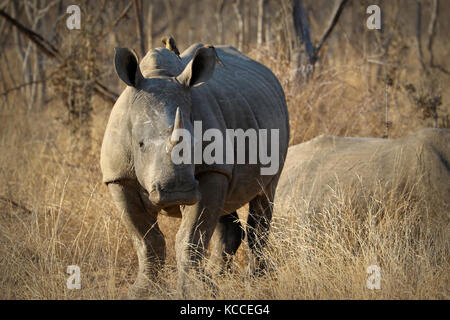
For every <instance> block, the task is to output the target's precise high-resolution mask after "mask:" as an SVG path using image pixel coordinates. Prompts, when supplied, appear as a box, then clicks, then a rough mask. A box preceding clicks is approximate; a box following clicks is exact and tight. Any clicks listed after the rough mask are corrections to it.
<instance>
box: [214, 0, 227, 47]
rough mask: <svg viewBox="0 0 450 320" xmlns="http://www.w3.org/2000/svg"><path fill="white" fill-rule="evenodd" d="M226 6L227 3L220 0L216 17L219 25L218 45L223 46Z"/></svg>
mask: <svg viewBox="0 0 450 320" xmlns="http://www.w3.org/2000/svg"><path fill="white" fill-rule="evenodd" d="M224 6H225V1H224V0H220V1H218V2H217V7H216V12H215V17H216V23H217V43H218V44H223V18H222V13H223V8H224Z"/></svg>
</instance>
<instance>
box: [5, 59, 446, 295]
mask: <svg viewBox="0 0 450 320" xmlns="http://www.w3.org/2000/svg"><path fill="white" fill-rule="evenodd" d="M264 62H265V63H266V64H267V65H269V66H270V67H271V68H272V69H274V70H275V72H276V73H277V75H278V76H279V77H280V80H281V82H282V84H283V86H284V88H285V91H286V95H287V98H288V104H289V109H290V110H289V111H290V117H291V133H292V138H291V143H298V142H301V141H304V140H307V139H310V138H312V137H314V136H316V135H318V134H320V133H331V134H339V135H360V136H376V137H381V136H382V135H383V134H384V133H385V127H384V125H383V121H384V119H385V118H384V115H385V109H384V103H385V97H386V90H389V95H390V106H391V111H390V121H392V122H393V126H392V128H391V131H390V136H391V137H400V136H404V135H406V134H408V133H410V132H411V131H414V130H417V129H419V128H421V127H424V126H427V125H429V124H427V122H426V121H422V120H421V119H420V117H418V116H417V114H416V113H415V112H417V111H415V109H414V107H413V106H411V103H410V102H409V101H408V99H407V96H406V94H405V93H404V92H403V93H402V91H401V90H402V89H401V86H400V85H398V86H395V85H394V86H390V87H386V86H385V85H384V84H383V82H380V83H382V84H381V85H378V86H377V87H375V88H374V87H373V86H372V87H371V86H369V85H368V83H367V82H368V81H371V80H370V79H368V78H367V76H366V75H367V73H366V71H367V70H366V69H365V68H366V65H365V64H364V63H363V61H362V60H358V59H357V58H354V59H352V62H351V63H341V64H333V63H332V62H328V65H330V66H331V65H332V66H333V67H327V68H322V69H321V70H320V73H319V74H318V75H317V76H316V77H315V78H314V79H313V80H312V81H310V82H309V83H308V84H307V85H305V86H302V87H300V86H298V85H295V84H292V83H290V82H289V80H288V77H287V76H286V73H287V65H286V64H284V63H283V62H280V61H277V60H273V59H272V60H270V59H269V58H267V59H266V60H264ZM400 77H401V76H399V78H400ZM369 88H370V89H369ZM386 88H387V89H386ZM20 95H21V93H20V92H18V93H16V94H11V95H9V96H8V99H2V100H1V103H2V105H1V112H0V123H1V126H0V150H1V152H0V182H1V184H0V298H1V299H80V298H81V299H121V298H126V293H127V289H128V287H129V285H130V284H131V283H132V281H134V278H135V275H136V272H137V258H136V255H135V253H134V250H133V248H132V244H131V241H130V238H129V236H128V234H127V233H126V230H125V228H124V226H123V225H122V224H121V221H120V217H119V216H118V212H117V211H116V208H115V207H114V204H113V203H112V202H111V199H110V196H109V194H108V191H107V188H106V186H104V185H103V184H102V183H101V172H100V167H99V150H100V145H101V140H102V135H103V131H104V128H105V125H106V121H107V118H108V115H109V108H108V107H106V106H103V104H102V103H101V102H100V101H96V102H94V105H95V106H96V109H95V115H94V119H93V123H92V132H91V133H90V137H89V138H86V137H83V136H80V135H76V134H71V132H70V130H69V129H68V127H67V126H66V125H65V124H64V123H63V122H61V121H60V120H58V119H60V118H63V117H64V112H65V110H64V109H62V108H60V106H59V104H58V101H57V100H54V101H53V102H51V103H49V104H48V105H46V106H44V107H43V108H41V109H38V110H36V109H31V110H29V109H28V107H26V106H24V105H23V104H22V103H21V96H20ZM344 190H345V188H344ZM298 200H299V203H300V202H301V199H298ZM373 201H374V205H373V206H369V208H365V209H364V211H363V212H361V211H360V210H359V211H358V210H357V209H358V208H355V207H353V206H352V204H351V199H348V197H347V196H346V194H345V192H344V193H342V194H341V195H340V196H339V198H337V199H336V203H335V204H334V205H333V206H332V207H331V208H329V209H327V210H324V211H323V212H318V213H317V214H315V215H312V216H305V215H303V214H302V212H300V211H301V210H300V207H299V206H297V205H296V204H295V203H290V204H276V211H275V217H274V221H273V228H272V234H271V238H270V248H269V250H268V251H267V253H266V255H267V260H268V261H269V264H270V266H271V267H272V268H271V269H272V270H271V272H269V273H268V274H267V275H265V276H263V277H261V278H248V277H247V276H246V273H245V266H246V259H247V258H246V256H247V255H246V250H247V248H246V245H243V246H241V248H240V249H239V251H238V254H237V258H236V259H235V265H234V268H233V272H229V273H227V274H225V275H224V276H223V277H220V278H218V279H213V280H214V281H215V282H216V283H217V286H218V288H219V291H218V295H217V298H226V299H344V298H350V299H401V298H405V299H422V298H424V299H433V298H437V299H449V298H450V273H449V270H450V265H449V264H450V241H449V240H450V239H449V237H450V232H449V231H450V230H449V226H448V224H442V223H439V221H438V222H437V223H436V221H435V222H434V224H428V222H427V221H428V219H426V216H427V212H426V211H425V210H423V209H422V208H423V206H422V205H420V203H419V204H414V203H410V202H408V201H403V202H402V201H398V202H392V203H382V204H381V205H380V204H379V203H378V202H377V200H376V199H374V200H373ZM419 202H420V201H419ZM375 204H376V205H375ZM287 207H288V208H287ZM356 212H358V213H359V214H356ZM444 214H445V213H444ZM447 214H448V213H447ZM240 215H241V217H242V218H243V219H244V218H245V210H241V212H240ZM160 224H161V229H162V231H163V233H164V234H165V235H166V242H167V246H168V258H167V264H166V267H165V269H164V270H163V271H162V272H161V283H158V284H155V290H154V294H153V295H152V296H151V297H149V298H161V299H171V298H175V297H176V295H175V286H176V268H175V265H176V262H175V257H174V239H175V234H176V231H177V229H178V225H179V220H176V219H173V218H166V217H161V219H160ZM372 264H376V265H379V266H380V267H381V272H382V281H381V290H369V289H367V287H366V281H367V277H368V274H367V272H366V268H367V267H368V266H369V265H372ZM69 265H78V266H79V267H80V269H81V285H82V289H81V290H68V289H67V287H66V280H67V278H68V277H69V275H68V274H67V273H66V269H67V266H69ZM198 286H201V284H200V283H198ZM192 298H211V292H210V291H209V290H207V289H205V290H192Z"/></svg>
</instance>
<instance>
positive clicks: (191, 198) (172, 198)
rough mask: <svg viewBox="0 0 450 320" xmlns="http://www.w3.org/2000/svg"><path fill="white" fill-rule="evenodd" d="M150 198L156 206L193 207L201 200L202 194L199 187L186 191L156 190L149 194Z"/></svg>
mask: <svg viewBox="0 0 450 320" xmlns="http://www.w3.org/2000/svg"><path fill="white" fill-rule="evenodd" d="M148 198H149V199H150V201H151V202H152V203H153V204H154V205H157V206H159V207H162V208H165V207H170V206H174V205H193V204H195V203H197V202H198V201H199V200H200V193H199V191H198V187H197V186H194V187H192V188H189V189H184V190H163V189H161V188H156V189H153V190H152V191H150V192H149V193H148Z"/></svg>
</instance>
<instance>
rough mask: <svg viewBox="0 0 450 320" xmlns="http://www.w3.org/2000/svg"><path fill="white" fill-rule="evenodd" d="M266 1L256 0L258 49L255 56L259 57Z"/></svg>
mask: <svg viewBox="0 0 450 320" xmlns="http://www.w3.org/2000/svg"><path fill="white" fill-rule="evenodd" d="M265 4H266V0H258V31H257V35H256V48H257V49H258V53H257V56H258V58H260V57H261V47H262V42H263V33H264V30H263V27H264V7H265Z"/></svg>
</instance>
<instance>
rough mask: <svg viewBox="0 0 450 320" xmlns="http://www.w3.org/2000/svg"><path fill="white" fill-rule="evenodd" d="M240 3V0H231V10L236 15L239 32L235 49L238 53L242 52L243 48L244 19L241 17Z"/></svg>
mask: <svg viewBox="0 0 450 320" xmlns="http://www.w3.org/2000/svg"><path fill="white" fill-rule="evenodd" d="M240 3H241V1H240V0H233V8H234V13H235V15H236V19H237V24H238V30H239V31H238V41H237V47H238V49H239V50H240V51H242V50H243V47H244V19H243V17H242V13H241V8H240Z"/></svg>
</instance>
